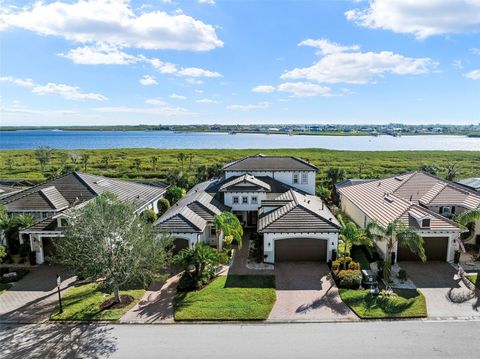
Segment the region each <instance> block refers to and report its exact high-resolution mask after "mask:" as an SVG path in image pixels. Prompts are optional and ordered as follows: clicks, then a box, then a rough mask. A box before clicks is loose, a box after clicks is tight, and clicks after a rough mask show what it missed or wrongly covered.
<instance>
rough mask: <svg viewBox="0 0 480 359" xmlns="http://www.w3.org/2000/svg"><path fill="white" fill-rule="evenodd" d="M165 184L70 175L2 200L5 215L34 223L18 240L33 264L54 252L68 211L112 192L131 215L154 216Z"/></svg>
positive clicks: (83, 174) (80, 174) (17, 192)
mask: <svg viewBox="0 0 480 359" xmlns="http://www.w3.org/2000/svg"><path fill="white" fill-rule="evenodd" d="M166 188H167V186H166V185H159V184H155V185H148V184H142V183H137V182H132V181H122V180H117V179H112V178H107V177H102V176H95V175H90V174H85V173H78V172H72V173H68V174H66V175H64V176H61V177H58V178H55V179H53V180H50V181H47V182H45V183H42V184H39V185H37V186H33V187H30V188H27V189H23V190H20V191H16V192H13V193H11V194H10V195H8V196H5V197H2V198H1V199H0V203H2V204H3V205H4V206H5V208H6V211H7V213H8V214H9V215H11V216H13V215H16V214H29V215H32V216H34V217H35V218H36V219H37V222H36V223H35V224H34V225H33V226H31V227H29V228H26V229H24V230H22V231H21V232H20V241H21V242H24V241H26V242H27V243H30V248H31V250H32V251H33V252H35V257H36V262H37V264H41V263H43V262H44V260H45V257H47V256H49V255H51V254H52V253H53V251H54V247H53V241H55V240H59V238H61V237H63V227H64V226H65V223H66V221H67V220H68V214H69V211H70V210H71V209H72V208H75V207H77V206H81V205H83V204H85V203H86V202H88V201H90V200H92V199H93V198H95V197H96V196H98V195H101V194H103V193H113V194H114V195H116V196H117V198H119V199H120V200H122V201H126V202H129V203H131V204H133V205H134V207H135V212H136V213H141V212H143V211H144V210H146V209H151V210H153V211H155V212H156V213H158V201H159V200H160V199H161V198H163V195H164V193H165V191H166Z"/></svg>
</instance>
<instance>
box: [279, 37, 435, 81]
mask: <svg viewBox="0 0 480 359" xmlns="http://www.w3.org/2000/svg"><path fill="white" fill-rule="evenodd" d="M312 41H313V40H312ZM322 41H325V40H324V39H323V40H322ZM300 44H302V43H300ZM331 44H334V48H333V47H332V46H330V45H331ZM323 47H324V49H327V54H324V56H323V57H322V58H321V59H320V60H319V61H317V62H316V63H314V64H313V65H312V66H310V67H304V68H295V69H293V70H290V71H287V72H285V73H284V74H283V75H282V76H281V78H282V79H284V80H292V79H293V80H298V79H307V80H310V81H316V82H319V83H350V84H365V83H368V82H371V81H372V80H374V79H375V78H376V77H382V76H384V75H385V74H388V73H392V74H396V75H419V74H425V73H428V72H430V71H431V70H433V69H434V68H435V67H436V66H437V63H436V62H434V61H433V60H431V59H430V58H426V57H424V58H413V57H406V56H403V55H399V54H395V53H393V52H391V51H381V52H360V51H356V50H355V49H357V48H358V47H357V45H354V46H341V45H338V44H335V43H330V44H327V45H325V44H324V45H323ZM332 49H334V50H335V51H334V52H333V53H332V52H331V51H332ZM352 50H355V51H353V52H351V51H352Z"/></svg>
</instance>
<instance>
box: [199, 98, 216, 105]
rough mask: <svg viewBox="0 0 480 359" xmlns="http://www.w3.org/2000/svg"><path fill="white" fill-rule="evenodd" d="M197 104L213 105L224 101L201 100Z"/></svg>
mask: <svg viewBox="0 0 480 359" xmlns="http://www.w3.org/2000/svg"><path fill="white" fill-rule="evenodd" d="M195 102H196V103H203V104H213V103H222V101H219V100H212V99H210V98H201V99H199V100H196V101H195Z"/></svg>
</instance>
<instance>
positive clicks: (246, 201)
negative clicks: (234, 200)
mask: <svg viewBox="0 0 480 359" xmlns="http://www.w3.org/2000/svg"><path fill="white" fill-rule="evenodd" d="M242 203H243V204H248V197H247V196H243V197H242Z"/></svg>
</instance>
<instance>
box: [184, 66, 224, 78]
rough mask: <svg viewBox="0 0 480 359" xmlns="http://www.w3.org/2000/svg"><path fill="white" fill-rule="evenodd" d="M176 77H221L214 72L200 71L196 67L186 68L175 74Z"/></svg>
mask: <svg viewBox="0 0 480 359" xmlns="http://www.w3.org/2000/svg"><path fill="white" fill-rule="evenodd" d="M177 75H178V76H185V77H221V76H222V75H221V74H219V73H218V72H215V71H209V70H204V69H200V68H198V67H186V68H182V69H181V70H180V71H178V72H177Z"/></svg>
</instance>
